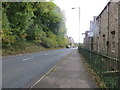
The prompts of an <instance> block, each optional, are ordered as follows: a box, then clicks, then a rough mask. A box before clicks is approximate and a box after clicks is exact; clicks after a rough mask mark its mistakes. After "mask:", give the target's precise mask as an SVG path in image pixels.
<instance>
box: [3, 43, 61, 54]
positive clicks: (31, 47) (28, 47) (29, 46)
mask: <svg viewBox="0 0 120 90" xmlns="http://www.w3.org/2000/svg"><path fill="white" fill-rule="evenodd" d="M54 49H60V47H57V48H45V47H43V46H41V45H36V44H34V43H33V42H20V43H17V44H16V45H14V46H13V47H9V48H3V49H2V56H9V55H17V54H24V53H32V52H39V51H46V50H54Z"/></svg>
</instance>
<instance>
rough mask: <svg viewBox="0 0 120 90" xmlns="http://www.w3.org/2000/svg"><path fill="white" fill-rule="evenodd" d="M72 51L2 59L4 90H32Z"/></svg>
mask: <svg viewBox="0 0 120 90" xmlns="http://www.w3.org/2000/svg"><path fill="white" fill-rule="evenodd" d="M70 52H72V49H57V50H49V51H42V52H34V53H27V54H20V55H15V56H5V57H2V88H30V87H31V86H32V85H33V84H34V83H35V82H36V81H37V80H38V79H39V78H41V77H42V76H43V75H45V74H46V73H47V72H48V71H49V70H50V69H51V68H52V67H53V66H55V65H56V64H57V63H58V62H60V61H61V60H62V59H63V58H64V57H66V56H67V55H68V54H69V53H70Z"/></svg>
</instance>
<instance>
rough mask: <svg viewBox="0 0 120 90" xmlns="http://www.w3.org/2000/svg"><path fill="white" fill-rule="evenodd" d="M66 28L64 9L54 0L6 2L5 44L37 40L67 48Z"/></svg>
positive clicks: (4, 3)
mask: <svg viewBox="0 0 120 90" xmlns="http://www.w3.org/2000/svg"><path fill="white" fill-rule="evenodd" d="M65 34H66V27H65V18H64V15H63V12H62V11H61V9H60V8H59V7H58V6H56V5H55V4H54V3H53V2H3V3H2V42H3V43H2V46H3V48H9V47H13V46H14V45H16V43H20V42H21V41H27V42H28V41H34V43H35V44H37V45H42V46H44V47H47V48H51V47H64V46H65V44H66V42H67V40H66V39H65Z"/></svg>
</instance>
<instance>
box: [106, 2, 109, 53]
mask: <svg viewBox="0 0 120 90" xmlns="http://www.w3.org/2000/svg"><path fill="white" fill-rule="evenodd" d="M107 13H108V26H107V29H108V30H107V34H108V35H107V42H106V45H107V55H108V54H109V3H108V5H107Z"/></svg>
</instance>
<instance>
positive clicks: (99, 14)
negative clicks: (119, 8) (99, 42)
mask: <svg viewBox="0 0 120 90" xmlns="http://www.w3.org/2000/svg"><path fill="white" fill-rule="evenodd" d="M110 3H111V2H110V1H109V2H108V3H107V5H106V6H105V7H104V9H103V10H102V12H101V13H100V14H99V15H98V16H97V18H96V19H98V18H99V16H101V14H102V13H103V12H104V11H105V10H106V8H107V6H108V5H109V4H110Z"/></svg>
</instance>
